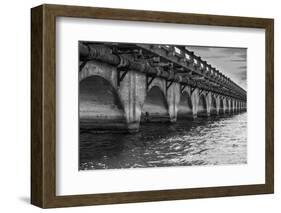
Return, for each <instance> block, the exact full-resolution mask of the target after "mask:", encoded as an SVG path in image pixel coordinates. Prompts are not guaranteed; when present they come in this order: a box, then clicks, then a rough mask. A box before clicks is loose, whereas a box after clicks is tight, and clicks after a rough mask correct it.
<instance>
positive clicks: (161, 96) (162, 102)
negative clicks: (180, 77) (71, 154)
mask: <svg viewBox="0 0 281 213" xmlns="http://www.w3.org/2000/svg"><path fill="white" fill-rule="evenodd" d="M124 73H125V74H124ZM121 78H122V79H121ZM79 80H80V84H79V112H80V113H79V116H80V128H81V129H91V130H96V131H128V132H135V131H138V129H139V125H140V123H141V122H176V121H177V120H179V119H186V118H196V117H206V116H221V115H225V114H233V113H240V112H243V111H246V101H243V100H241V99H238V98H234V97H230V96H229V95H223V94H219V93H216V92H214V91H210V90H207V89H206V90H204V89H202V88H198V87H193V86H190V85H185V86H182V84H181V83H180V82H173V81H169V80H167V79H164V78H162V77H158V76H148V75H147V74H146V73H142V72H137V71H135V70H128V69H127V70H126V69H124V70H122V69H119V68H118V67H116V66H112V65H110V64H108V63H104V62H101V61H99V60H89V61H87V62H86V63H85V64H83V67H82V68H81V69H80V71H79Z"/></svg>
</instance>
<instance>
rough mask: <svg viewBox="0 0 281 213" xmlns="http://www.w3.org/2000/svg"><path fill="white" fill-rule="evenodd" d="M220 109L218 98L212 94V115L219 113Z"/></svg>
mask: <svg viewBox="0 0 281 213" xmlns="http://www.w3.org/2000/svg"><path fill="white" fill-rule="evenodd" d="M217 114H218V110H217V102H216V98H215V97H214V96H213V95H211V104H210V115H217Z"/></svg>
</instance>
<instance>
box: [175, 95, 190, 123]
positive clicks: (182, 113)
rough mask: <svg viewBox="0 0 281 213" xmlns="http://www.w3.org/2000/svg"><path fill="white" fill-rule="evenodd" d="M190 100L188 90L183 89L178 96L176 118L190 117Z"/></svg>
mask: <svg viewBox="0 0 281 213" xmlns="http://www.w3.org/2000/svg"><path fill="white" fill-rule="evenodd" d="M192 107H193V105H192V100H191V97H190V95H189V94H188V92H186V91H184V92H183V93H182V94H181V96H180V102H179V105H178V114H177V119H184V118H192V117H193V111H192Z"/></svg>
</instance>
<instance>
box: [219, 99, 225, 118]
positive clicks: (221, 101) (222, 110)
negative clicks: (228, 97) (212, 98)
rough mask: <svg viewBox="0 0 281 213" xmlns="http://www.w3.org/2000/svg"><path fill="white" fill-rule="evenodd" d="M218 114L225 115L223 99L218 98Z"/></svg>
mask: <svg viewBox="0 0 281 213" xmlns="http://www.w3.org/2000/svg"><path fill="white" fill-rule="evenodd" d="M218 107H219V114H224V113H225V110H224V109H225V107H224V103H223V98H222V97H220V98H219V106H218Z"/></svg>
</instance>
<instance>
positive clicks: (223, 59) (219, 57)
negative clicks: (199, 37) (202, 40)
mask: <svg viewBox="0 0 281 213" xmlns="http://www.w3.org/2000/svg"><path fill="white" fill-rule="evenodd" d="M186 47H187V49H188V50H190V51H193V52H194V54H195V55H197V56H200V57H201V58H202V59H203V60H205V61H207V63H208V64H211V65H212V67H215V68H216V69H218V70H219V71H220V72H221V73H223V74H224V75H226V76H228V77H229V78H230V79H231V80H232V81H234V82H235V83H236V84H238V85H239V86H240V87H242V88H243V89H245V90H247V49H246V48H232V47H203V46H186Z"/></svg>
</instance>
